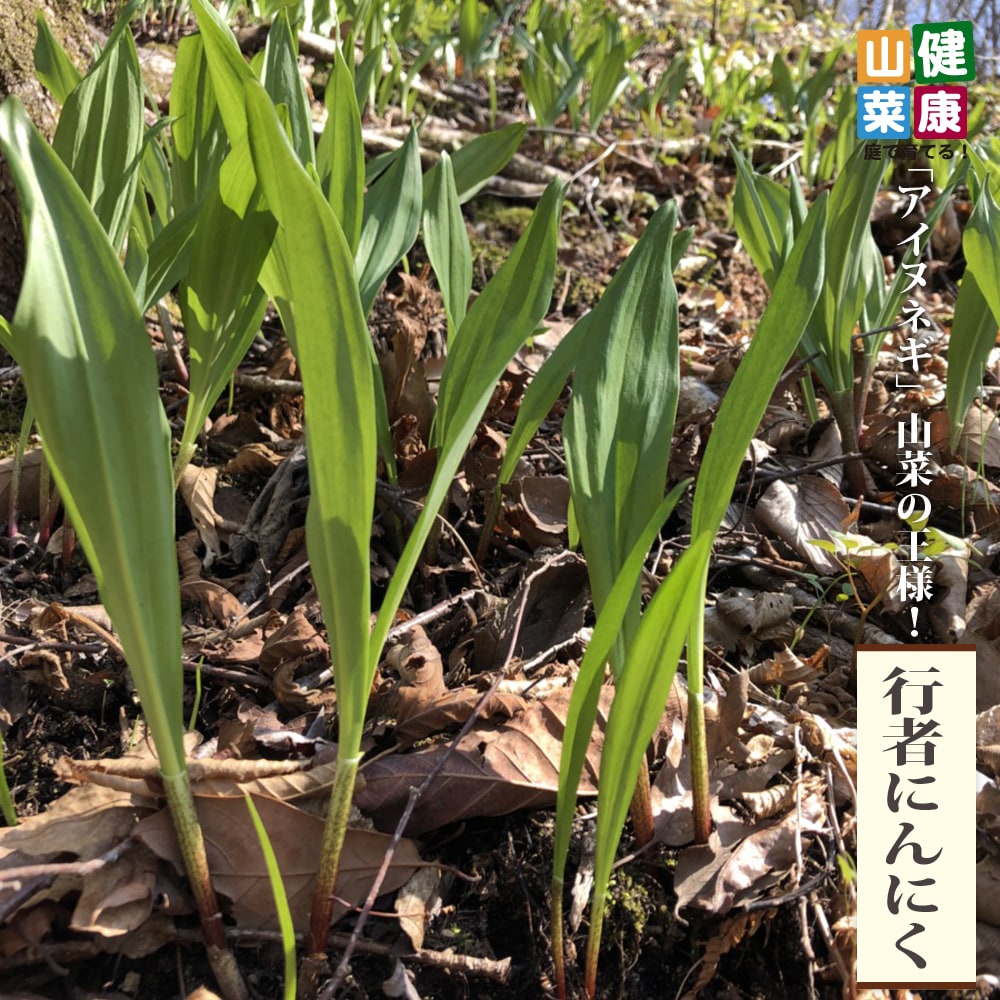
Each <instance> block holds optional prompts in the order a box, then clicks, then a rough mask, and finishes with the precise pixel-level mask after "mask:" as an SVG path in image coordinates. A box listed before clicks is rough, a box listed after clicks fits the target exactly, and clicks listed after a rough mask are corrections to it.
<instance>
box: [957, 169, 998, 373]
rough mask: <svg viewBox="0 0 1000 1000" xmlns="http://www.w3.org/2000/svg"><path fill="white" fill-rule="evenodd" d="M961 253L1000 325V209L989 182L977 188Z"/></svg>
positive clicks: (963, 237)
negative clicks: (963, 254) (974, 203)
mask: <svg viewBox="0 0 1000 1000" xmlns="http://www.w3.org/2000/svg"><path fill="white" fill-rule="evenodd" d="M962 250H963V252H964V253H965V259H966V262H967V263H968V267H969V269H970V270H971V271H973V272H974V273H975V275H976V279H977V281H978V283H979V287H980V289H981V290H982V292H983V295H984V296H985V297H986V301H987V302H988V303H989V306H990V310H991V311H992V313H993V317H994V319H996V320H997V321H998V322H1000V207H998V206H997V203H996V201H995V200H994V198H993V191H992V186H991V184H990V183H989V180H988V179H987V182H986V183H984V184H981V185H980V186H979V192H978V196H977V198H976V207H975V208H974V209H973V212H972V215H971V216H969V221H968V223H967V224H966V227H965V230H964V231H963V233H962ZM950 357H951V354H950V352H949V358H950Z"/></svg>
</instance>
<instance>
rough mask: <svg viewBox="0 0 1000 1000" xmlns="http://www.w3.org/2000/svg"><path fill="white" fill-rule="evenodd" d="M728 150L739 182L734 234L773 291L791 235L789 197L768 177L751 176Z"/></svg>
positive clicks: (736, 154) (739, 158)
mask: <svg viewBox="0 0 1000 1000" xmlns="http://www.w3.org/2000/svg"><path fill="white" fill-rule="evenodd" d="M730 150H731V152H732V156H733V160H734V161H735V162H736V173H737V178H738V180H737V183H736V193H735V195H734V198H733V214H734V216H735V219H736V232H737V233H738V234H739V237H740V239H741V240H742V241H743V245H744V246H745V247H746V249H747V253H748V254H750V259H751V260H752V261H753V262H754V266H755V267H756V268H757V270H758V271H760V273H761V276H762V277H763V279H764V281H765V283H766V284H767V287H768V288H774V283H775V281H776V280H777V275H778V273H779V272H780V270H781V267H782V265H783V263H784V260H785V246H786V245H787V243H788V241H789V237H790V236H791V232H792V222H791V214H790V208H789V193H788V191H787V190H786V189H785V188H783V187H782V186H781V185H780V184H778V183H776V182H775V181H772V180H771V179H770V178H769V177H762V176H761V175H760V174H757V173H754V171H753V169H752V168H751V167H750V164H749V163H748V162H747V160H746V158H745V157H744V156H743V155H742V154H741V153H740V152H739V150H738V149H736V148H735V147H730ZM800 196H801V195H800Z"/></svg>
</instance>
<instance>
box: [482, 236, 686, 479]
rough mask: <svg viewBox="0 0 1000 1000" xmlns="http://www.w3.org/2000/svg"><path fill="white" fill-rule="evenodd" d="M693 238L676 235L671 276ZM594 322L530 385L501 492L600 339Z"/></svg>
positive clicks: (581, 326)
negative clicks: (595, 340) (581, 356)
mask: <svg viewBox="0 0 1000 1000" xmlns="http://www.w3.org/2000/svg"><path fill="white" fill-rule="evenodd" d="M693 235H694V231H693V230H692V229H684V230H681V232H679V233H677V234H675V236H674V240H673V244H672V246H671V255H670V270H671V273H672V272H673V271H675V270H676V269H677V264H678V262H679V261H680V259H681V257H683V255H684V251H685V250H687V248H688V246H689V245H690V243H691V237H692V236H693ZM633 252H634V250H633ZM593 322H594V313H593V312H589V313H586V314H585V315H584V316H582V317H581V318H580V319H578V320H577V321H576V323H575V324H574V325H573V328H572V329H571V330H570V331H569V333H567V334H566V336H565V337H563V339H562V340H561V341H560V342H559V343H558V344H557V345H556V349H555V350H554V351H553V352H552V353H551V354H550V355H549V357H548V358H547V359H546V360H545V363H544V364H543V365H542V367H541V368H540V369H539V370H538V371H537V372H536V373H535V375H534V377H533V378H532V379H531V381H530V382H529V383H528V388H527V389H526V390H525V393H524V397H523V399H522V400H521V405H520V407H518V411H517V419H516V420H515V422H514V429H513V431H511V435H510V437H509V438H508V439H507V447H506V449H505V450H504V457H503V464H502V465H501V467H500V472H499V473H498V474H497V489H498V490H499V489H500V487H501V486H503V485H505V484H506V483H509V482H510V479H511V476H513V475H514V471H515V469H516V468H517V463H518V462H519V461H520V459H521V456H522V455H523V454H524V450H525V448H527V447H528V444H529V443H530V442H531V439H532V438H533V437H534V436H535V433H536V432H537V430H538V428H539V426H540V425H541V423H542V421H543V420H544V419H545V418H546V416H548V413H549V411H550V410H551V409H552V407H553V406H554V405H555V402H556V400H557V399H558V398H559V394H560V393H561V392H562V391H563V389H564V388H565V386H566V380H567V379H568V378H569V376H570V374H571V373H572V371H573V369H574V368H575V367H576V361H577V358H578V357H579V354H580V352H581V351H582V349H583V347H584V345H585V344H592V343H593V340H592V339H591V338H592V336H600V329H598V331H597V332H596V333H595V334H594V335H591V334H590V333H589V332H588V327H589V326H590V325H591V324H592V323H593Z"/></svg>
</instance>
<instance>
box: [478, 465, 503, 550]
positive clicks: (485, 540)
mask: <svg viewBox="0 0 1000 1000" xmlns="http://www.w3.org/2000/svg"><path fill="white" fill-rule="evenodd" d="M500 499H501V498H500V484H499V483H497V485H496V486H494V487H493V495H492V496H491V497H490V505H489V508H488V509H487V511H486V517H485V518H484V520H483V530H482V531H481V532H480V533H479V546H478V548H477V549H476V562H477V563H479V565H480V566H482V565H483V563H484V562H485V561H486V555H487V553H488V552H489V550H490V542H491V541H492V540H493V528H494V526H495V525H496V523H497V518H498V517H499V516H500Z"/></svg>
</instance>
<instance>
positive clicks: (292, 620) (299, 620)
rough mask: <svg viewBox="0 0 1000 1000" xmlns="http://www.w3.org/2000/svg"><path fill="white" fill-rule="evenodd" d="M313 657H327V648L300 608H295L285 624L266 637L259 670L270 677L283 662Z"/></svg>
mask: <svg viewBox="0 0 1000 1000" xmlns="http://www.w3.org/2000/svg"><path fill="white" fill-rule="evenodd" d="M314 656H315V657H323V658H325V657H327V656H329V647H328V646H327V644H326V642H325V641H324V639H323V638H322V637H321V636H320V634H319V633H318V632H317V631H316V628H315V626H314V625H313V624H312V623H311V622H310V621H309V620H308V619H307V618H306V616H305V612H304V611H303V610H302V608H296V609H295V610H294V611H293V612H292V613H291V614H290V615H289V616H288V620H287V621H286V622H285V624H284V625H282V626H281V628H279V629H278V630H277V631H276V632H272V633H271V635H269V636H268V637H267V640H266V641H265V643H264V648H263V649H262V650H261V654H260V664H259V669H260V672H261V673H262V674H269V675H270V674H272V673H274V671H275V670H276V669H277V668H278V666H279V665H280V664H282V663H284V662H285V661H288V660H308V659H311V658H312V657H314Z"/></svg>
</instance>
